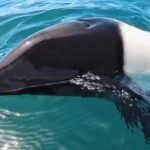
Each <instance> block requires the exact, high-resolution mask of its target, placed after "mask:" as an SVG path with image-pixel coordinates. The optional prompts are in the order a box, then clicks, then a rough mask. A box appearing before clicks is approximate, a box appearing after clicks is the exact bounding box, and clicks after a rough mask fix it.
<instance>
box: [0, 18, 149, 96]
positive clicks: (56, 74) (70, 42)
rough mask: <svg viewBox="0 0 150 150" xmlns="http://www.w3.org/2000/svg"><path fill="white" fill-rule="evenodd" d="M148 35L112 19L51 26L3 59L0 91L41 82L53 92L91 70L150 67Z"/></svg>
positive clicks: (36, 85) (13, 90)
mask: <svg viewBox="0 0 150 150" xmlns="http://www.w3.org/2000/svg"><path fill="white" fill-rule="evenodd" d="M149 40H150V34H149V33H148V32H146V31H142V30H140V29H137V28H135V27H133V26H130V25H128V24H126V23H123V22H120V21H117V20H114V19H109V18H91V19H82V20H77V21H71V22H67V23H61V24H58V25H55V26H52V27H50V28H46V29H44V30H42V31H40V32H38V33H35V34H33V35H31V36H30V37H28V38H27V39H25V40H24V41H23V42H22V43H20V44H19V45H18V46H17V47H16V48H15V49H13V50H12V51H11V52H10V53H9V54H8V55H7V56H6V57H5V58H4V59H3V60H2V61H1V62H0V93H2V94H9V93H12V94H13V93H19V92H21V91H28V92H29V91H30V92H31V90H33V89H35V88H36V89H39V88H40V87H42V89H43V87H46V88H47V87H48V90H49V91H50V88H51V87H52V85H59V86H63V85H65V84H70V83H69V82H68V81H69V80H70V79H72V78H74V77H76V76H77V75H82V74H85V73H87V72H91V73H94V74H97V75H101V74H103V75H108V76H115V75H119V76H120V75H121V76H122V75H124V74H126V75H127V74H129V73H130V72H145V71H149V69H150V59H149V48H150V42H149ZM28 89H30V90H28ZM42 89H40V90H42ZM56 92H57V91H56Z"/></svg>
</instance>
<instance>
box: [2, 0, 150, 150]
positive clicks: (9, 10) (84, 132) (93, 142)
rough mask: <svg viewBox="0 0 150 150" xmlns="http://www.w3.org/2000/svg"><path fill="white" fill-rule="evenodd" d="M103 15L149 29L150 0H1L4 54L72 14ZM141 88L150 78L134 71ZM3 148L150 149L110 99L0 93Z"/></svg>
mask: <svg viewBox="0 0 150 150" xmlns="http://www.w3.org/2000/svg"><path fill="white" fill-rule="evenodd" d="M96 16H105V17H113V18H116V19H120V20H122V21H124V22H127V23H129V24H132V25H135V26H137V27H139V28H141V29H143V30H148V31H150V26H149V25H150V2H149V0H142V1H141V0H124V1H123V0H44V1H43V0H26V1H22V0H7V1H6V0H5V1H4V0H1V3H0V58H3V57H4V56H5V55H6V54H7V53H8V52H9V51H11V49H12V48H14V47H15V46H16V45H17V44H18V43H19V42H20V41H22V40H23V39H24V38H26V37H27V36H28V35H30V34H32V33H34V32H36V31H39V30H40V29H43V28H45V27H48V26H51V25H54V24H56V23H60V22H64V21H68V20H71V19H77V18H84V17H96ZM133 78H134V80H136V81H138V84H139V86H141V87H142V88H143V89H150V79H149V77H147V76H146V77H145V76H138V75H135V76H134V77H133ZM0 149H2V150H9V149H11V150H15V149H19V150H23V149H29V150H32V149H33V150H38V149H40V150H100V149H102V150H110V149H115V150H120V149H122V150H134V149H136V150H141V149H143V150H148V149H150V145H147V144H145V139H144V136H143V133H142V132H141V131H140V129H128V128H127V126H126V124H125V122H124V120H123V119H121V115H120V113H119V112H118V111H117V110H116V107H115V105H114V104H113V103H112V102H111V101H109V100H106V99H97V98H81V97H52V96H32V95H21V96H1V97H0Z"/></svg>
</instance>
